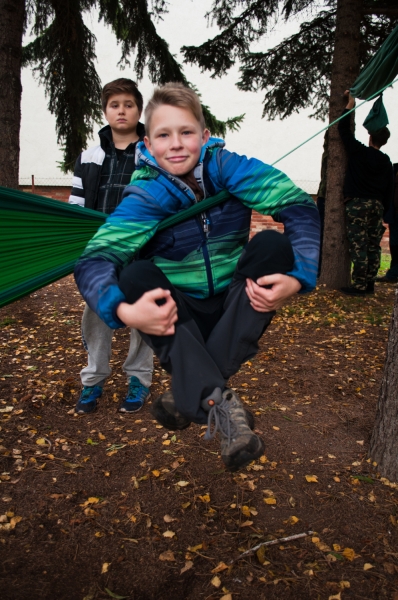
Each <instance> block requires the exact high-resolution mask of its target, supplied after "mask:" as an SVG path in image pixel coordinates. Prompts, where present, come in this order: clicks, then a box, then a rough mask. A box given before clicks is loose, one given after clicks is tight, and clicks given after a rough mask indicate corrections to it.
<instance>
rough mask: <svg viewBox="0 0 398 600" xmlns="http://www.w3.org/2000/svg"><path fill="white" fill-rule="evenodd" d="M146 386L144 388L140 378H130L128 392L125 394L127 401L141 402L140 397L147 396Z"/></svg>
mask: <svg viewBox="0 0 398 600" xmlns="http://www.w3.org/2000/svg"><path fill="white" fill-rule="evenodd" d="M147 394H148V388H146V387H145V386H144V385H142V383H141V382H140V380H139V379H138V378H137V377H135V378H134V379H133V378H131V379H130V382H129V387H128V392H127V396H126V400H127V402H142V399H143V398H144V399H145V397H146V396H147Z"/></svg>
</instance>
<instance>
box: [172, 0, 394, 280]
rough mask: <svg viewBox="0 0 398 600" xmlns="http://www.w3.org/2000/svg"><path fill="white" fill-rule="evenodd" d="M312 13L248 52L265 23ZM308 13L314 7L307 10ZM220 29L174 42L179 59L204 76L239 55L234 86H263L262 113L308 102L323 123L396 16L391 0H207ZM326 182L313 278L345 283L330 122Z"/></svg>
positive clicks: (340, 167)
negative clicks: (317, 271)
mask: <svg viewBox="0 0 398 600" xmlns="http://www.w3.org/2000/svg"><path fill="white" fill-rule="evenodd" d="M306 13H307V14H308V13H310V14H311V13H312V17H313V18H312V20H311V21H308V22H305V23H302V24H301V26H300V29H299V32H298V33H296V34H294V35H292V36H290V37H288V38H286V39H285V40H283V41H282V42H281V43H280V44H278V45H277V46H276V47H274V48H272V49H270V50H268V51H266V52H251V51H250V46H251V44H252V43H253V42H259V41H260V40H262V39H266V34H267V33H268V31H269V30H270V27H271V25H272V24H273V22H274V21H275V20H276V19H277V18H278V17H281V18H283V19H285V20H288V19H294V18H297V17H298V16H302V15H303V14H306ZM314 13H315V14H314ZM207 17H208V19H210V20H213V21H214V22H215V23H216V24H217V25H218V27H219V28H220V30H221V31H220V33H219V34H218V35H217V36H215V37H214V38H212V39H209V40H207V41H206V42H205V43H204V44H202V45H201V46H198V47H195V46H186V47H184V48H182V51H183V53H184V58H185V61H186V62H188V63H196V64H197V65H198V66H199V67H201V69H202V70H203V71H210V72H211V73H212V77H221V76H222V75H224V74H225V73H226V72H227V71H228V69H230V68H231V67H232V66H233V65H234V64H235V63H236V62H239V63H240V65H241V67H240V73H241V76H240V79H239V81H238V82H237V85H238V87H239V88H240V89H241V90H246V91H249V90H250V91H258V92H263V93H264V97H263V106H264V108H263V117H267V118H268V119H270V120H272V119H275V118H276V117H279V118H281V119H284V118H286V117H288V116H290V115H291V114H293V113H294V112H299V111H300V110H301V109H303V108H308V107H311V108H312V109H313V112H312V116H313V117H315V118H325V117H326V115H329V122H332V121H333V120H335V119H336V118H337V117H338V116H340V114H341V112H342V109H343V108H344V104H343V100H342V93H343V92H344V90H345V89H347V88H349V87H351V86H352V84H353V83H354V81H355V79H356V77H357V76H358V74H359V70H360V68H361V67H363V66H364V65H365V63H366V62H367V61H368V60H369V58H370V57H371V56H372V55H373V54H374V52H375V51H376V50H377V49H378V48H379V46H380V45H381V43H382V42H383V41H384V39H385V38H386V37H387V36H388V35H389V33H390V32H391V31H392V29H393V28H394V26H395V25H396V24H397V23H398V7H397V3H396V0H326V2H325V3H324V6H323V8H321V9H319V4H318V3H317V2H315V0H214V3H213V6H212V9H211V11H210V12H209V13H208V15H207ZM328 153H329V156H328V172H327V180H328V188H327V194H326V219H325V235H324V245H323V250H324V251H323V261H322V277H321V281H323V282H324V283H326V284H327V285H328V286H329V287H332V288H339V287H341V286H343V285H347V283H348V280H349V275H350V260H349V256H348V251H347V243H346V234H345V229H344V208H343V202H342V187H343V179H344V172H345V167H346V158H345V153H344V149H343V147H342V144H341V142H340V139H339V136H338V133H337V128H336V126H334V127H333V128H331V131H330V140H329V150H328Z"/></svg>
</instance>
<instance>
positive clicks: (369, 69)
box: [350, 25, 398, 100]
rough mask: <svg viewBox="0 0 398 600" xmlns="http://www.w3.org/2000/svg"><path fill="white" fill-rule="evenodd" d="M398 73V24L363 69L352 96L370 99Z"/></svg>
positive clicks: (351, 90) (353, 87)
mask: <svg viewBox="0 0 398 600" xmlns="http://www.w3.org/2000/svg"><path fill="white" fill-rule="evenodd" d="M397 75H398V25H397V27H395V29H394V30H393V31H392V32H391V33H390V35H389V36H388V38H387V39H386V40H385V41H384V42H383V44H382V45H381V46H380V48H379V50H378V51H377V52H376V54H375V55H374V56H373V57H372V58H371V59H370V61H369V62H368V63H367V65H366V66H365V67H364V68H363V69H362V71H361V73H360V74H359V77H358V78H357V79H356V81H355V83H354V85H353V86H352V88H351V89H350V93H351V96H353V97H354V98H361V99H362V100H368V99H370V98H371V97H372V96H374V95H375V94H376V93H377V91H378V90H380V89H382V88H384V87H385V86H387V85H389V84H390V83H392V82H393V80H394V78H395V77H396V76H397Z"/></svg>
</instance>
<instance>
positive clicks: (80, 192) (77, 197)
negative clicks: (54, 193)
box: [68, 154, 86, 207]
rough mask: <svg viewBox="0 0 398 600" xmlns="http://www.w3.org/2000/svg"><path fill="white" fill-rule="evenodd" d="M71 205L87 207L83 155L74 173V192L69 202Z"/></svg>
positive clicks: (72, 191) (80, 156)
mask: <svg viewBox="0 0 398 600" xmlns="http://www.w3.org/2000/svg"><path fill="white" fill-rule="evenodd" d="M68 202H69V204H77V205H78V206H82V207H84V206H85V203H86V198H85V193H84V187H83V181H82V155H81V154H80V155H79V156H78V158H77V161H76V164H75V170H74V172H73V179H72V190H71V193H70V196H69V200H68Z"/></svg>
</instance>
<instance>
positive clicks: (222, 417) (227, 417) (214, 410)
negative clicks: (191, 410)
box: [204, 398, 235, 445]
mask: <svg viewBox="0 0 398 600" xmlns="http://www.w3.org/2000/svg"><path fill="white" fill-rule="evenodd" d="M212 426H213V429H212ZM217 431H219V432H220V433H221V435H222V436H224V437H225V438H226V439H227V440H228V445H229V444H230V443H231V440H232V436H233V434H234V432H235V425H234V423H233V421H232V420H231V413H230V407H229V402H228V400H227V399H226V398H223V399H222V400H221V402H220V404H214V406H212V407H211V409H210V410H209V416H208V420H207V430H206V433H205V437H204V439H205V440H212V439H213V438H214V437H215V436H216V433H217Z"/></svg>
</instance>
